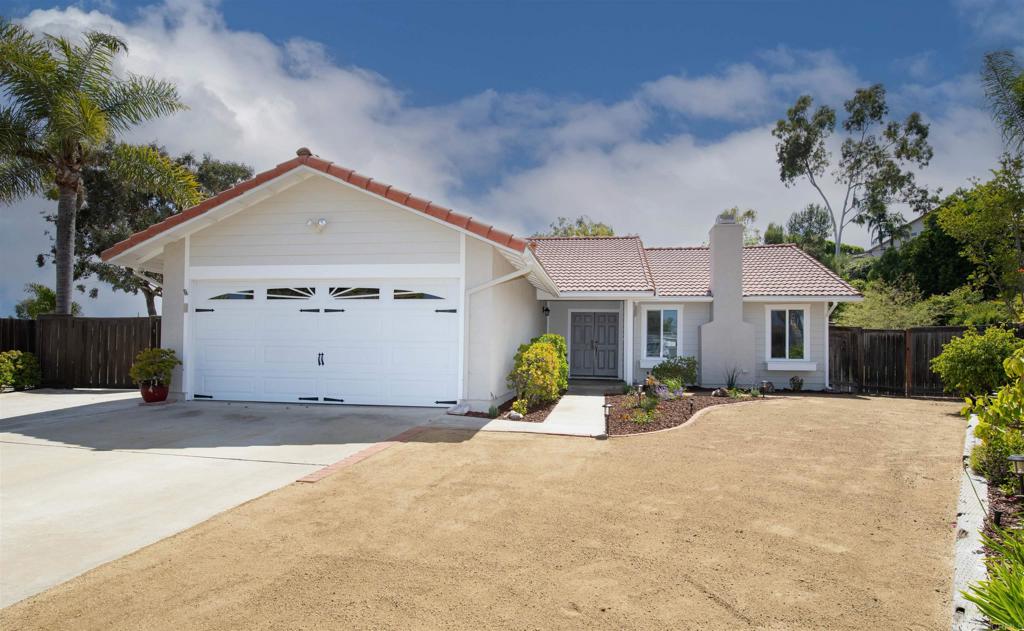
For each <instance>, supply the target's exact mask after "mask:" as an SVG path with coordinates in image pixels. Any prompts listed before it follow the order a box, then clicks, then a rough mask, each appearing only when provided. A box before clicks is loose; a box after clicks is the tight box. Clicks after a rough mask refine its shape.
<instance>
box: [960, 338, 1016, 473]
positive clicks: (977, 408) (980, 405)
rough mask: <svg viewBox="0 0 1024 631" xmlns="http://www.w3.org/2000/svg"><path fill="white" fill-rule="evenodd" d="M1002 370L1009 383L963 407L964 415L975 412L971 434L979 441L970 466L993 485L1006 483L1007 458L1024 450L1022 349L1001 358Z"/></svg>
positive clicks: (972, 453)
mask: <svg viewBox="0 0 1024 631" xmlns="http://www.w3.org/2000/svg"><path fill="white" fill-rule="evenodd" d="M1003 371H1004V374H1005V375H1006V377H1007V378H1008V379H1010V380H1011V381H1010V383H1008V384H1006V385H1005V386H1003V387H1002V388H1000V389H999V391H998V392H996V393H995V394H994V395H992V396H988V395H983V396H981V397H978V399H977V400H976V401H975V402H974V403H970V402H968V405H967V407H965V408H964V410H963V413H964V414H965V415H967V414H972V413H973V414H977V415H978V425H977V427H975V428H974V435H975V436H977V437H978V438H980V439H981V444H980V445H978V446H976V447H975V448H974V450H973V451H971V468H973V469H974V470H975V471H976V472H977V473H980V474H981V475H984V476H985V477H986V478H988V480H989V482H991V483H992V484H1005V483H1007V482H1009V481H1010V477H1011V476H1010V471H1009V463H1008V462H1007V457H1008V456H1009V455H1010V454H1020V453H1024V433H1022V431H1021V422H1022V420H1024V348H1020V349H1018V350H1017V351H1016V352H1015V353H1014V354H1013V355H1012V356H1011V357H1008V358H1006V360H1005V361H1003Z"/></svg>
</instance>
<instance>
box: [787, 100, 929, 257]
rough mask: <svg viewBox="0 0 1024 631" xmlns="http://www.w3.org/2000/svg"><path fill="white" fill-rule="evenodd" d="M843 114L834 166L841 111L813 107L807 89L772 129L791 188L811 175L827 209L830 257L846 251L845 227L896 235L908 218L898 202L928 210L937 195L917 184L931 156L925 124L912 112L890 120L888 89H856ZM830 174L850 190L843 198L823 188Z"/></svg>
mask: <svg viewBox="0 0 1024 631" xmlns="http://www.w3.org/2000/svg"><path fill="white" fill-rule="evenodd" d="M843 109H844V110H845V111H846V119H845V120H844V121H843V123H842V131H843V134H844V137H843V141H842V145H841V148H840V152H839V159H838V161H836V162H835V163H834V164H833V161H832V155H831V153H830V152H829V150H828V148H827V143H828V141H829V139H830V138H831V136H832V134H833V133H834V132H835V129H836V112H835V110H834V109H832V108H831V107H829V106H827V105H822V106H819V107H817V108H814V101H813V99H812V98H811V97H810V96H807V95H803V96H801V97H799V98H798V99H797V100H796V103H795V104H794V105H793V107H791V108H789V110H788V111H787V112H786V118H784V119H781V120H779V121H778V122H777V123H776V124H775V128H774V129H773V131H772V135H774V136H775V137H776V138H777V139H778V142H777V144H776V145H775V149H776V157H777V161H778V164H779V177H780V179H781V180H782V182H783V184H785V185H786V186H793V185H795V184H796V183H797V182H798V181H800V180H803V179H806V180H807V181H808V182H809V183H810V184H811V186H812V187H813V188H814V189H815V190H816V191H817V193H818V196H819V197H821V200H822V202H823V204H824V207H825V210H826V211H827V212H828V216H829V225H830V227H831V231H832V238H833V242H834V245H833V255H834V257H835V258H838V257H839V255H840V253H841V252H842V245H843V231H844V229H845V228H846V227H847V226H848V225H850V224H851V223H858V224H867V225H868V226H869V229H870V230H871V232H872V234H873V235H874V237H875V238H876V239H877V240H878V242H879V243H881V242H883V241H884V240H886V239H892V238H895V237H898V236H899V234H900V232H901V230H902V229H903V226H904V225H905V224H906V220H905V219H904V218H903V216H902V215H901V214H900V213H899V212H898V211H896V210H894V209H893V205H894V204H906V205H907V206H909V207H910V209H911V210H913V211H917V212H924V211H926V210H928V209H929V208H930V205H931V203H932V201H933V200H932V197H931V196H930V195H929V193H928V190H927V189H926V188H925V187H923V186H921V185H919V184H918V183H917V180H916V178H915V175H914V170H913V169H920V168H923V167H925V166H927V164H928V162H929V161H930V160H931V158H932V148H931V145H930V144H929V143H928V125H927V124H925V122H924V121H923V120H922V118H921V115H920V114H919V113H917V112H913V113H911V114H910V115H908V116H907V117H906V119H904V120H903V121H902V122H900V121H895V120H888V115H889V107H888V105H887V104H886V92H885V88H884V87H883V86H882V85H881V84H876V85H873V86H871V87H868V88H861V89H858V90H857V91H856V92H855V93H854V96H853V98H851V99H849V100H848V101H846V102H845V103H844V105H843ZM826 175H831V177H832V178H833V179H834V180H835V182H836V183H838V184H839V185H840V187H842V188H843V189H845V191H844V193H843V195H842V197H841V198H836V199H832V198H831V197H830V196H829V195H828V194H826V192H825V186H824V182H823V181H822V180H823V178H825V177H826Z"/></svg>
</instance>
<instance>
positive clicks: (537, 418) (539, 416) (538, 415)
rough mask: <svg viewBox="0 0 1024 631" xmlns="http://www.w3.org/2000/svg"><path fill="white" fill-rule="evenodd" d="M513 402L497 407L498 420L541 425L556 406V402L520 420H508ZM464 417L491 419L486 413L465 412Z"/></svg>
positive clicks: (509, 401) (531, 412) (532, 411)
mask: <svg viewBox="0 0 1024 631" xmlns="http://www.w3.org/2000/svg"><path fill="white" fill-rule="evenodd" d="M513 400H514V399H509V400H508V401H505V402H504V403H502V404H501V405H500V406H498V418H500V419H502V420H504V421H511V420H516V421H517V422H519V423H543V422H544V419H546V418H547V417H548V414H551V410H553V409H555V406H556V405H558V401H555V402H554V403H549V404H547V405H545V406H543V407H539V408H537V409H536V410H531V411H530V412H529V413H528V414H527V415H526V416H524V417H523V418H521V419H510V418H507V417H508V413H509V412H511V411H512V401H513ZM464 416H472V417H474V418H491V417H490V415H488V414H487V412H466V414H465V415H464Z"/></svg>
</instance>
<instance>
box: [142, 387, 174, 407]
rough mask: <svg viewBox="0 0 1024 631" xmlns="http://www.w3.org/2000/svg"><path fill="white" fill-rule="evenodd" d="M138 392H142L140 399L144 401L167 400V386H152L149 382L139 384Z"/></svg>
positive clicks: (157, 401) (156, 401)
mask: <svg viewBox="0 0 1024 631" xmlns="http://www.w3.org/2000/svg"><path fill="white" fill-rule="evenodd" d="M139 392H141V393H142V400H143V401H145V402H146V403H159V402H161V401H166V400H167V392H168V389H167V386H163V385H161V386H153V385H149V384H141V385H140V386H139Z"/></svg>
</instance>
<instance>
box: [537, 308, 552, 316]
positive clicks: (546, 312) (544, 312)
mask: <svg viewBox="0 0 1024 631" xmlns="http://www.w3.org/2000/svg"><path fill="white" fill-rule="evenodd" d="M540 312H541V313H543V314H544V317H545V318H546V317H548V316H549V315H551V307H549V306H547V305H544V308H543V309H541V310H540Z"/></svg>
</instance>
